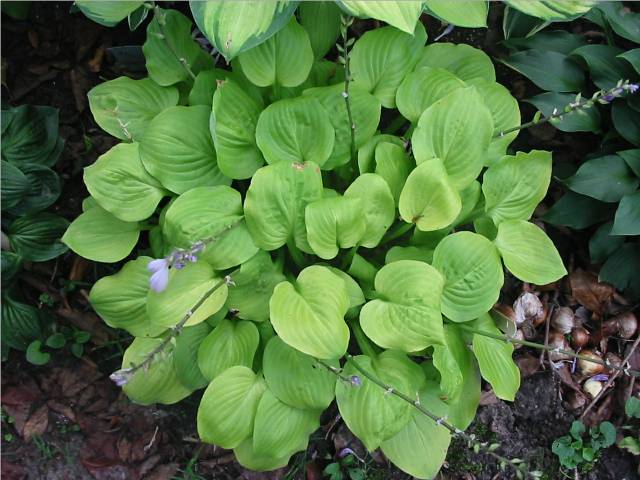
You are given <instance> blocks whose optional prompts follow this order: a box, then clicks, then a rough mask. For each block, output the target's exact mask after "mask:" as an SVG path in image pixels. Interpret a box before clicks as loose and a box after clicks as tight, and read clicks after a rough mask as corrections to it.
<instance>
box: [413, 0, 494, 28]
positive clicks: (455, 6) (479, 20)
mask: <svg viewBox="0 0 640 480" xmlns="http://www.w3.org/2000/svg"><path fill="white" fill-rule="evenodd" d="M424 4H425V7H426V8H427V11H428V12H429V13H431V14H433V15H435V16H436V17H438V18H439V19H440V20H442V21H443V22H445V23H451V24H453V25H456V26H457V27H467V28H477V27H486V26H487V15H488V13H489V2H486V1H482V0H481V1H476V0H462V1H460V0H457V1H455V2H450V1H448V0H425V2H424Z"/></svg>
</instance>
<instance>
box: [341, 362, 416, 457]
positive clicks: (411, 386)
mask: <svg viewBox="0 0 640 480" xmlns="http://www.w3.org/2000/svg"><path fill="white" fill-rule="evenodd" d="M354 362H358V365H359V366H360V367H361V368H363V369H364V370H365V371H367V372H368V373H370V374H371V375H373V376H375V377H376V378H378V379H380V380H381V381H382V382H384V383H385V384H387V385H393V388H394V389H396V390H397V391H399V392H402V393H404V394H405V395H409V396H410V397H414V396H415V395H416V394H417V393H418V391H419V390H420V389H421V388H422V386H423V385H424V381H425V379H424V374H423V373H422V369H421V368H420V367H419V366H418V365H417V364H415V363H413V362H412V361H411V360H409V358H408V357H407V356H406V355H404V354H403V353H400V352H397V351H394V350H387V351H385V352H383V353H381V354H380V355H379V356H378V357H377V358H375V359H373V358H370V357H367V356H366V355H358V356H357V357H352V358H350V359H349V361H348V362H347V363H346V365H345V366H344V369H343V372H342V375H344V376H345V377H347V378H352V379H353V378H354V377H357V379H358V380H357V381H352V382H345V381H339V382H337V383H336V400H337V402H338V409H339V410H340V415H342V418H343V419H344V421H345V423H346V424H347V426H348V427H349V430H351V431H352V432H353V433H355V434H356V435H357V436H358V438H359V439H360V440H362V443H364V445H365V447H367V450H369V451H370V452H372V451H373V450H375V449H376V448H378V447H379V446H380V444H381V443H382V442H384V441H385V440H388V439H390V438H392V437H393V436H394V435H396V434H397V433H398V432H400V431H401V430H402V429H403V428H404V427H405V426H406V425H407V423H409V421H410V420H411V414H412V409H413V406H412V405H411V404H410V403H407V402H405V401H404V400H402V399H401V398H398V397H396V396H395V395H389V394H387V393H386V391H385V390H384V389H382V388H380V386H378V385H376V384H375V383H373V382H372V381H371V380H369V379H368V378H367V377H365V376H364V375H362V373H360V371H359V370H358V369H356V368H355V367H354Z"/></svg>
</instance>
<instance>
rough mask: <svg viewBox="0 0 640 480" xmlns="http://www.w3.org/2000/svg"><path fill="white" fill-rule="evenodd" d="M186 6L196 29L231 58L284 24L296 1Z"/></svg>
mask: <svg viewBox="0 0 640 480" xmlns="http://www.w3.org/2000/svg"><path fill="white" fill-rule="evenodd" d="M189 5H190V6H191V13H192V14H193V18H194V19H195V21H196V24H197V25H198V29H199V30H200V31H201V32H202V33H204V35H205V36H206V37H207V39H208V40H209V41H210V42H211V44H212V45H213V46H214V47H216V50H218V51H219V52H220V53H222V55H223V56H224V57H225V58H226V59H227V61H230V60H231V59H232V58H234V57H235V56H236V55H238V54H239V53H241V52H243V51H245V50H248V49H250V48H253V47H255V46H256V45H259V44H260V43H262V42H264V41H265V40H266V39H268V38H269V37H270V36H271V35H273V34H274V33H276V32H277V31H278V30H280V29H281V28H282V27H284V26H285V25H286V24H287V22H288V21H289V18H290V17H291V15H292V14H293V11H294V10H295V9H296V6H297V2H289V1H281V2H276V1H274V0H266V1H265V0H253V1H246V2H201V1H191V2H189Z"/></svg>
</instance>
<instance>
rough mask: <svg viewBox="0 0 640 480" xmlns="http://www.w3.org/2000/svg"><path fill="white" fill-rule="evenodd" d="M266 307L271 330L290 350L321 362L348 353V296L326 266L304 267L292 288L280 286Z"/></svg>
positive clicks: (341, 282) (284, 283) (283, 283)
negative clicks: (292, 349) (269, 313)
mask: <svg viewBox="0 0 640 480" xmlns="http://www.w3.org/2000/svg"><path fill="white" fill-rule="evenodd" d="M269 307H270V312H271V324H272V325H273V328H274V329H275V330H276V332H277V333H278V335H279V336H280V338H282V340H284V341H285V342H286V343H287V344H289V345H290V346H292V347H293V348H296V349H297V350H300V351H301V352H304V353H306V354H307V355H311V356H313V357H316V358H321V359H334V358H340V357H341V356H342V355H344V353H345V352H346V351H347V346H348V344H349V327H347V324H346V323H345V322H344V315H345V313H346V312H347V310H348V308H349V295H348V293H347V288H346V286H345V284H344V281H342V279H341V278H340V277H338V276H337V275H335V274H333V273H331V270H329V269H328V268H327V267H321V266H317V265H314V266H311V267H307V268H305V269H304V270H302V272H300V274H299V275H298V278H297V280H296V283H295V285H293V284H291V283H289V282H282V283H280V284H279V285H278V286H277V287H276V288H275V290H274V291H273V295H272V297H271V301H270V303H269Z"/></svg>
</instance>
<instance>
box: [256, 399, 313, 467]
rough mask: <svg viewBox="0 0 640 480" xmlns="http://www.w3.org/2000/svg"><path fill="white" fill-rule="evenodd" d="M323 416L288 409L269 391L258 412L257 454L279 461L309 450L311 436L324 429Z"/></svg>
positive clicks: (288, 407)
mask: <svg viewBox="0 0 640 480" xmlns="http://www.w3.org/2000/svg"><path fill="white" fill-rule="evenodd" d="M320 413H321V410H300V409H298V408H294V407H292V406H290V405H287V404H286V403H283V402H281V401H280V400H279V399H278V398H277V397H276V396H275V395H274V394H273V393H272V392H271V390H270V389H267V390H266V391H265V392H264V394H263V395H262V398H261V399H260V403H259V404H258V410H257V411H256V418H255V423H254V428H253V451H254V452H255V453H256V454H257V455H264V456H270V457H273V458H274V460H275V459H277V458H281V457H285V456H290V455H292V454H293V453H294V452H298V451H300V450H305V449H306V448H307V444H308V443H309V435H311V434H312V433H313V432H314V431H315V430H317V429H318V428H319V427H320V422H319V420H320Z"/></svg>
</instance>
